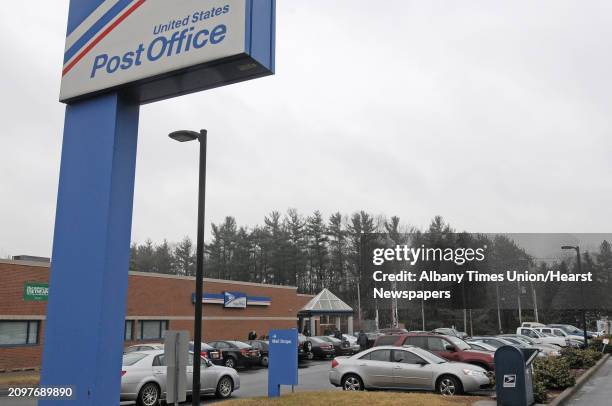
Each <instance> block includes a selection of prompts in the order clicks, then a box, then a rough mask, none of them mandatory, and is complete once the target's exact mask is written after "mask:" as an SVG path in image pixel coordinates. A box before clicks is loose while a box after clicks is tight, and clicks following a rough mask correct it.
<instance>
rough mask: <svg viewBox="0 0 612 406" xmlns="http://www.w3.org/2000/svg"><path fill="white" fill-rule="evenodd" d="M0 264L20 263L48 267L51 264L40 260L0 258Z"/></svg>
mask: <svg viewBox="0 0 612 406" xmlns="http://www.w3.org/2000/svg"><path fill="white" fill-rule="evenodd" d="M0 264H7V265H21V266H37V267H40V268H49V266H50V265H51V264H50V263H49V262H41V261H22V260H17V259H0Z"/></svg>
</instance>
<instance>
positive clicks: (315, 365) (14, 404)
mask: <svg viewBox="0 0 612 406" xmlns="http://www.w3.org/2000/svg"><path fill="white" fill-rule="evenodd" d="M330 364H331V361H309V362H306V363H303V364H302V363H300V367H299V369H298V382H299V385H297V386H295V387H294V388H293V390H295V391H296V392H301V391H316V390H328V389H329V390H340V389H338V388H335V387H334V386H332V385H331V384H330V383H329V378H328V374H327V372H328V371H329V368H330ZM238 374H239V375H240V389H239V390H237V391H235V392H234V393H233V395H232V398H237V399H243V398H250V397H257V396H266V395H267V394H268V370H267V369H266V368H253V369H240V370H238ZM291 391H292V388H291V387H290V386H283V387H281V394H283V393H291ZM210 403H221V402H220V401H219V400H217V399H216V398H215V397H214V396H209V397H208V396H207V397H203V398H202V404H210ZM134 404H135V403H134V402H121V405H122V406H123V405H125V406H127V405H134ZM181 405H191V402H188V403H182V404H181ZM0 406H36V400H33V399H18V398H8V397H3V396H0Z"/></svg>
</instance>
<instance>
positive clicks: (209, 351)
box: [189, 341, 223, 365]
mask: <svg viewBox="0 0 612 406" xmlns="http://www.w3.org/2000/svg"><path fill="white" fill-rule="evenodd" d="M200 345H201V349H200V351H201V354H202V356H203V357H205V358H208V359H209V360H210V361H212V363H213V364H216V365H223V356H222V355H221V351H219V350H217V349H216V348H214V347H213V346H210V345H208V344H206V343H201V344H200ZM189 351H191V352H193V341H189Z"/></svg>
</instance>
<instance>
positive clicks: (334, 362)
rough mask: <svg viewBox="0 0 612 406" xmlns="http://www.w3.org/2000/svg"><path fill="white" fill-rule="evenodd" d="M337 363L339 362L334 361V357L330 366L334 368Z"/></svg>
mask: <svg viewBox="0 0 612 406" xmlns="http://www.w3.org/2000/svg"><path fill="white" fill-rule="evenodd" d="M338 365H340V364H339V363H338V361H336V359H335V358H334V359H333V360H332V368H336V367H337V366H338Z"/></svg>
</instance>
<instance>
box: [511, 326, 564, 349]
mask: <svg viewBox="0 0 612 406" xmlns="http://www.w3.org/2000/svg"><path fill="white" fill-rule="evenodd" d="M516 334H517V335H521V336H526V337H529V338H533V339H534V340H536V342H537V343H538V344H553V345H556V346H559V347H567V346H569V345H571V341H570V339H569V338H564V337H555V336H551V335H548V334H544V333H542V332H540V331H538V330H537V329H536V328H533V327H519V328H517V329H516Z"/></svg>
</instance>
